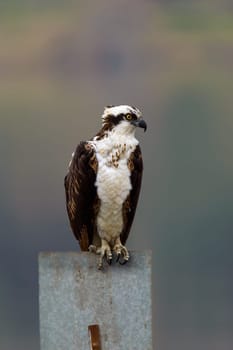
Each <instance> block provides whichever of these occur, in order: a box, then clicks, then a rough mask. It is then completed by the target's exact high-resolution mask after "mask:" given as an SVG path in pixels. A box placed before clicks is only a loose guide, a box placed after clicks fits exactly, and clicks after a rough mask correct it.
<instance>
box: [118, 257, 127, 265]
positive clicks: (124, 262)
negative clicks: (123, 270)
mask: <svg viewBox="0 0 233 350" xmlns="http://www.w3.org/2000/svg"><path fill="white" fill-rule="evenodd" d="M128 261H129V259H125V258H124V260H123V261H122V262H121V261H120V260H119V264H120V265H125V264H126V263H127V262H128Z"/></svg>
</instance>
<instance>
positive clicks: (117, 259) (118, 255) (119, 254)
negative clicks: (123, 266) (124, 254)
mask: <svg viewBox="0 0 233 350" xmlns="http://www.w3.org/2000/svg"><path fill="white" fill-rule="evenodd" d="M120 257H121V253H118V254H117V258H116V262H118V261H119V259H120Z"/></svg>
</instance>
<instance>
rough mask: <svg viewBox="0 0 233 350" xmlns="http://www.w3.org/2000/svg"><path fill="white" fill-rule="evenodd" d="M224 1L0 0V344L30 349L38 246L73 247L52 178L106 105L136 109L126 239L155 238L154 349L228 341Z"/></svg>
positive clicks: (230, 83)
mask: <svg viewBox="0 0 233 350" xmlns="http://www.w3.org/2000/svg"><path fill="white" fill-rule="evenodd" d="M232 72H233V6H232V1H229V0H228V1H226V0H224V1H220V0H218V1H217V0H213V1H206V0H205V1H192V0H190V1H171V0H170V1H169V0H166V1H165V0H164V1H162V0H160V1H152V0H145V1H139V0H134V1H130V0H128V1H123V0H119V1H117V2H116V1H107V0H99V1H98V2H93V1H90V0H88V1H78V2H76V1H71V0H69V1H66V2H64V1H61V0H60V1H58V0H56V1H55V0H53V1H52V0H50V1H48V0H47V1H39V0H33V1H29V0H27V1H26V0H24V1H16V0H11V1H8V2H7V3H6V2H4V3H0V77H1V79H0V155H1V162H2V164H1V173H0V174H1V175H0V176H1V181H0V188H1V197H0V221H1V243H0V251H1V254H0V273H1V278H2V281H1V284H0V324H1V330H0V348H1V349H3V350H11V349H13V348H17V349H19V350H21V349H27V348H28V349H35V350H37V349H39V335H38V329H39V325H38V305H37V297H38V286H37V254H38V252H39V251H41V250H76V249H78V247H77V243H76V241H75V240H74V238H73V236H72V234H71V232H70V229H69V226H68V222H67V218H66V213H65V205H64V191H63V177H64V175H65V173H66V169H67V165H68V163H69V159H70V155H71V153H72V151H73V149H74V147H75V146H76V144H77V143H78V142H79V141H80V140H85V139H88V138H90V137H91V136H92V135H93V134H95V132H96V131H97V130H98V129H99V127H100V121H101V120H100V116H101V113H102V111H103V108H104V106H105V105H108V104H124V103H127V104H132V105H136V106H137V107H138V108H140V109H141V110H142V111H143V114H144V118H145V120H146V121H147V124H148V131H147V133H146V134H142V133H140V131H138V134H137V135H138V138H139V139H140V142H141V145H142V149H143V154H144V167H145V172H144V179H143V188H142V194H141V198H140V203H139V208H138V212H137V215H136V219H135V224H134V227H133V230H132V233H131V236H130V240H129V242H128V247H129V249H145V248H148V247H152V248H153V254H154V293H155V311H154V321H155V322H154V323H155V324H154V327H155V339H156V345H157V348H159V349H163V350H168V349H173V350H176V349H179V350H180V349H187V348H188V349H191V350H192V349H197V348H198V349H212V350H215V349H216V350H217V349H223V350H224V349H230V348H231V346H230V345H231V344H232V334H231V333H232V329H231V328H232V322H233V316H232V315H233V313H232V307H233V302H232V294H233V282H232V278H231V275H232V267H233V258H232V252H231V250H232V249H231V245H232V243H233V239H232V231H233V219H232V205H233V194H232V185H233V162H232V149H233V138H232V131H233V118H232V112H233V99H232V91H233V79H232V78H233V76H232V75H233V74H232Z"/></svg>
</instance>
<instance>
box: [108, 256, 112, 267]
mask: <svg viewBox="0 0 233 350" xmlns="http://www.w3.org/2000/svg"><path fill="white" fill-rule="evenodd" d="M107 263H108V265H112V258H109V257H108V258H107Z"/></svg>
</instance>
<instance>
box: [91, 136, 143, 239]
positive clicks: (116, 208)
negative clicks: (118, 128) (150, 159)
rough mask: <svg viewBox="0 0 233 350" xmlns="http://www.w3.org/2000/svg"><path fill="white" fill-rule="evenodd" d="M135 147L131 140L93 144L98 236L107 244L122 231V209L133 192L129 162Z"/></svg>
mask: <svg viewBox="0 0 233 350" xmlns="http://www.w3.org/2000/svg"><path fill="white" fill-rule="evenodd" d="M116 141H117V142H116ZM137 144H138V141H137V139H135V137H134V136H132V137H131V138H129V139H128V140H126V139H125V138H124V139H121V138H117V140H113V139H112V138H111V137H109V138H106V139H103V140H99V141H94V142H93V146H94V147H95V149H96V156H97V160H98V172H97V176H96V184H95V185H96V187H97V194H98V197H99V198H100V203H101V204H100V210H99V214H98V217H97V227H98V231H99V235H100V236H101V237H102V238H106V239H107V240H111V239H114V238H116V237H118V236H119V234H120V233H121V231H122V227H123V218H122V205H123V203H124V201H125V199H126V198H127V196H128V194H129V192H130V190H131V188H132V185H131V181H130V170H129V168H128V159H129V157H130V155H131V153H132V152H133V151H134V150H135V147H136V146H137Z"/></svg>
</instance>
